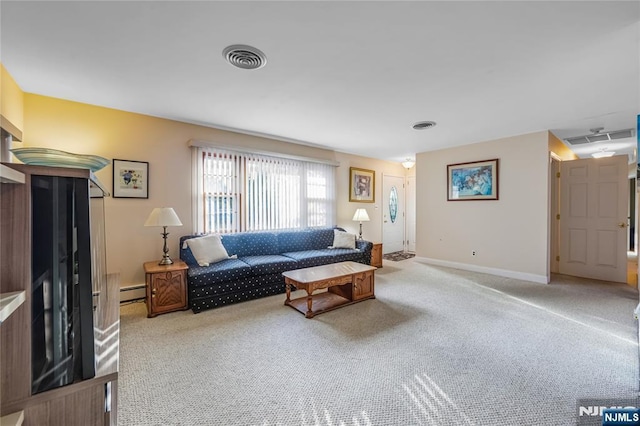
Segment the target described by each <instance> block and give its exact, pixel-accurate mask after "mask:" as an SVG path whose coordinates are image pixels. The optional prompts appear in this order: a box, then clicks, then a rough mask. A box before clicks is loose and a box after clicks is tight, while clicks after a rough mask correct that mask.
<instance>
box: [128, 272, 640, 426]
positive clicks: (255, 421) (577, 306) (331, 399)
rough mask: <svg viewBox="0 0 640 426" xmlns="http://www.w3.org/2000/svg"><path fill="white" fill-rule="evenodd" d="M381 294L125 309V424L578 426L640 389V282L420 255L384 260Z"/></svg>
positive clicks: (378, 291)
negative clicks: (334, 306)
mask: <svg viewBox="0 0 640 426" xmlns="http://www.w3.org/2000/svg"><path fill="white" fill-rule="evenodd" d="M297 293H298V294H300V292H297ZM376 295H377V299H375V300H369V301H364V302H362V303H358V304H355V305H352V306H348V307H345V308H342V309H338V310H335V311H332V312H328V313H325V314H322V315H319V316H317V317H315V318H313V319H305V318H304V316H303V315H301V314H300V313H298V312H296V311H294V310H293V309H291V308H289V307H286V306H283V301H284V295H277V296H273V297H269V298H265V299H259V300H255V301H249V302H244V303H241V304H237V305H233V306H227V307H223V308H220V309H215V310H211V311H206V312H203V313H200V314H197V315H195V314H193V313H191V311H184V312H176V313H171V314H166V315H162V316H158V317H156V318H153V319H147V318H146V311H145V307H144V305H143V304H140V303H137V304H131V305H126V306H123V307H122V309H121V314H122V328H121V349H120V360H121V361H120V362H121V363H120V380H119V392H118V398H119V408H118V410H119V418H118V420H119V421H118V423H119V424H120V425H123V426H125V425H126V426H135V425H264V426H266V425H327V426H330V425H332V426H339V425H345V426H346V425H352V426H364V425H474V424H475V425H492V424H495V425H554V426H555V425H575V424H576V413H577V401H578V400H579V399H581V398H628V397H632V396H637V392H638V346H637V337H638V332H637V324H636V322H635V320H634V319H633V309H634V308H635V307H636V305H637V303H638V293H637V291H636V290H635V289H633V288H632V287H630V286H627V285H624V284H622V285H620V284H611V283H602V282H589V281H585V280H579V279H574V278H570V277H556V278H555V279H554V283H553V284H551V285H542V284H534V283H529V282H524V281H517V280H512V279H507V278H500V277H494V276H490V275H484V274H477V273H471V272H465V271H457V270H453V269H446V268H438V267H432V266H427V265H423V264H420V263H417V262H416V261H415V260H407V261H402V262H388V261H385V266H384V268H382V269H380V270H378V271H376Z"/></svg>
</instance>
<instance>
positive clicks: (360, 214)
mask: <svg viewBox="0 0 640 426" xmlns="http://www.w3.org/2000/svg"><path fill="white" fill-rule="evenodd" d="M353 220H354V221H356V222H369V220H371V219H369V215H368V214H367V209H357V210H356V213H355V214H354V215H353Z"/></svg>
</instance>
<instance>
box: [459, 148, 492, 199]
mask: <svg viewBox="0 0 640 426" xmlns="http://www.w3.org/2000/svg"><path fill="white" fill-rule="evenodd" d="M498 163H499V160H498V159H497V158H495V159H493V160H484V161H474V162H471V163H458V164H449V165H448V166H447V200H448V201H471V200H497V199H498Z"/></svg>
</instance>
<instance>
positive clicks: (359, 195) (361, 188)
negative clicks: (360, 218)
mask: <svg viewBox="0 0 640 426" xmlns="http://www.w3.org/2000/svg"><path fill="white" fill-rule="evenodd" d="M375 200H376V172H375V171H374V170H366V169H358V168H356V167H350V168H349V201H354V202H358V203H373V202H375Z"/></svg>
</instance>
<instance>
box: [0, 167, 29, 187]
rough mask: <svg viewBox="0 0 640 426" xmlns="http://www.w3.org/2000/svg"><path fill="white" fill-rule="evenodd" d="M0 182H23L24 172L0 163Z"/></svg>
mask: <svg viewBox="0 0 640 426" xmlns="http://www.w3.org/2000/svg"><path fill="white" fill-rule="evenodd" d="M0 182H1V183H24V173H21V172H19V171H17V170H14V169H12V168H11V167H8V166H5V165H4V164H0Z"/></svg>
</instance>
